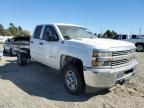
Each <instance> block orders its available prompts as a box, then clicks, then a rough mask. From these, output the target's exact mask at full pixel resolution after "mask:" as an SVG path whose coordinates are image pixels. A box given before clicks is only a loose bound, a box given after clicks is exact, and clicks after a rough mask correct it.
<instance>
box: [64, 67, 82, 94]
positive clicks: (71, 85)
mask: <svg viewBox="0 0 144 108" xmlns="http://www.w3.org/2000/svg"><path fill="white" fill-rule="evenodd" d="M63 77H64V85H65V88H66V90H67V91H68V92H69V93H71V94H74V95H78V94H83V93H84V90H85V86H84V81H83V78H82V76H81V74H80V72H79V70H78V69H77V68H76V67H75V66H73V65H67V66H65V67H64V70H63Z"/></svg>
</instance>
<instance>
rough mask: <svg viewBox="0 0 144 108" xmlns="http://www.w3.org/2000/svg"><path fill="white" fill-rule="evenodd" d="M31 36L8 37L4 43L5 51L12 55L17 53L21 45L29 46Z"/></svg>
mask: <svg viewBox="0 0 144 108" xmlns="http://www.w3.org/2000/svg"><path fill="white" fill-rule="evenodd" d="M29 41H30V37H29V36H17V37H14V38H12V39H7V40H6V41H5V43H4V45H3V47H4V52H5V53H9V54H10V55H16V54H17V50H18V48H20V47H25V46H29Z"/></svg>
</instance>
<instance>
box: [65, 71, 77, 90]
mask: <svg viewBox="0 0 144 108" xmlns="http://www.w3.org/2000/svg"><path fill="white" fill-rule="evenodd" d="M65 80H66V85H67V87H68V88H69V89H70V90H76V89H77V77H76V75H75V73H74V72H72V71H68V72H67V73H66V76H65Z"/></svg>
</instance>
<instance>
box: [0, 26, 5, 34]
mask: <svg viewBox="0 0 144 108" xmlns="http://www.w3.org/2000/svg"><path fill="white" fill-rule="evenodd" d="M0 35H2V36H4V35H5V31H4V27H3V25H2V24H0Z"/></svg>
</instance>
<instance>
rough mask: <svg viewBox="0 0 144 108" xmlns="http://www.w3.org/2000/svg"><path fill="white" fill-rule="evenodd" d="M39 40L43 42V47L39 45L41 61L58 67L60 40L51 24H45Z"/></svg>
mask: <svg viewBox="0 0 144 108" xmlns="http://www.w3.org/2000/svg"><path fill="white" fill-rule="evenodd" d="M41 42H42V44H43V45H42V46H43V47H41V50H42V53H41V54H42V56H43V63H44V64H47V65H49V66H50V67H53V68H56V69H58V66H59V63H58V58H59V57H58V56H59V47H60V42H59V37H58V34H57V32H56V30H55V28H54V27H53V26H51V25H46V26H45V28H44V32H43V35H42V41H41Z"/></svg>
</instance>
